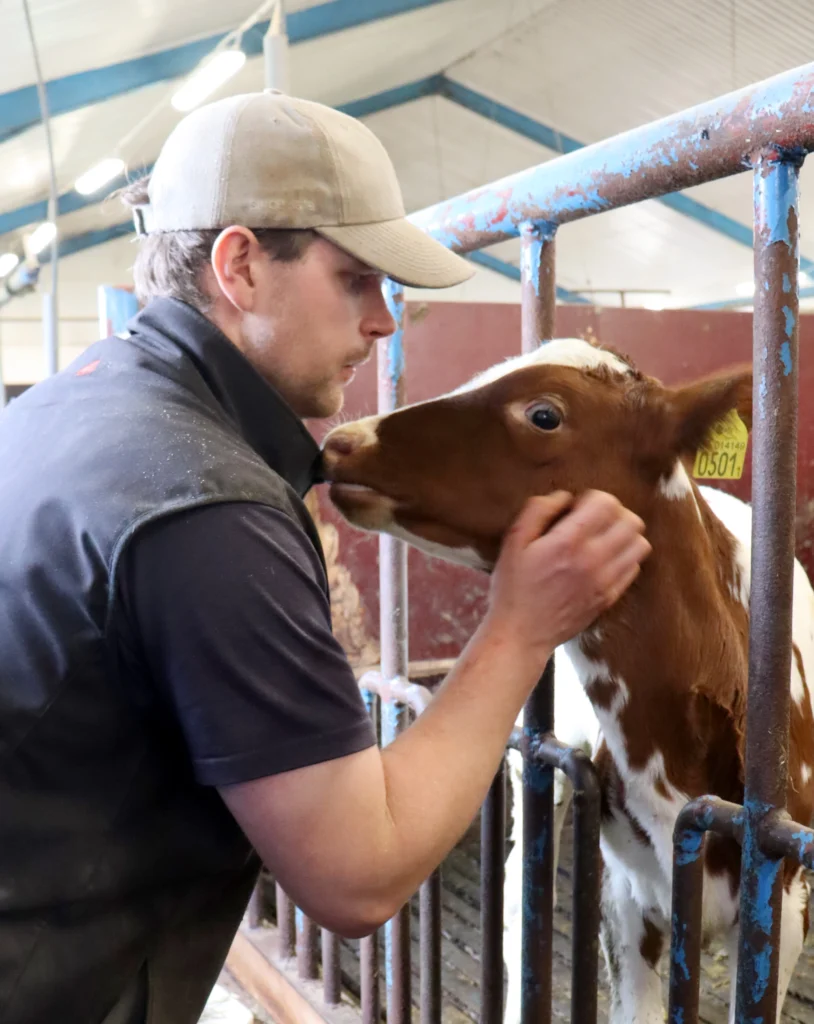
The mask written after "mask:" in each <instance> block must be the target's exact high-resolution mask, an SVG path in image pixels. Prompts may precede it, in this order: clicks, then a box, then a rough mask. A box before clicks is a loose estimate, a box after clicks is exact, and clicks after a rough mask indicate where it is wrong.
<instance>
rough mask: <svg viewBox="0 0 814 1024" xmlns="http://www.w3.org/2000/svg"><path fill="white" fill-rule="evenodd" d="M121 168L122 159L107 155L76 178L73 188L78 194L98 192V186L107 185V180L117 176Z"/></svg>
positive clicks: (122, 167) (88, 194)
mask: <svg viewBox="0 0 814 1024" xmlns="http://www.w3.org/2000/svg"><path fill="white" fill-rule="evenodd" d="M123 170H124V160H120V159H119V158H118V157H117V156H111V157H108V158H107V159H106V160H101V161H100V162H99V163H98V164H96V166H95V167H91V169H90V170H89V171H85V173H84V174H83V175H82V176H81V177H79V178H77V179H76V184H75V185H74V188H75V189H76V191H77V192H79V193H80V195H83V196H90V195H93V193H94V192H98V191H99V189H100V188H102V187H103V186H104V185H107V183H108V182H109V181H113V179H114V178H117V177H118V176H119V175H120V174H121V173H122V171H123Z"/></svg>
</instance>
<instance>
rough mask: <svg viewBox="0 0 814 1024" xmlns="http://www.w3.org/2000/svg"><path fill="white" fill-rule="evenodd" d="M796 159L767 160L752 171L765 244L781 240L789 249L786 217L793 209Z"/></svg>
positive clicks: (795, 197)
mask: <svg viewBox="0 0 814 1024" xmlns="http://www.w3.org/2000/svg"><path fill="white" fill-rule="evenodd" d="M798 171H799V168H798V166H797V164H796V163H791V162H788V161H785V160H778V161H772V162H767V163H766V164H765V165H764V166H763V167H762V168H761V170H759V171H758V173H757V174H756V175H755V208H756V209H757V210H758V211H759V220H760V223H761V227H762V229H763V230H764V231H765V232H766V233H767V234H766V237H765V239H764V241H765V244H766V245H774V244H775V243H776V242H782V243H783V244H784V245H785V246H787V247H788V248H789V249H791V247H792V245H791V234H790V231H789V219H790V217H791V214H792V213H793V212H795V211H796V210H797V175H798Z"/></svg>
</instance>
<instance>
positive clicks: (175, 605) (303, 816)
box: [0, 92, 649, 1024]
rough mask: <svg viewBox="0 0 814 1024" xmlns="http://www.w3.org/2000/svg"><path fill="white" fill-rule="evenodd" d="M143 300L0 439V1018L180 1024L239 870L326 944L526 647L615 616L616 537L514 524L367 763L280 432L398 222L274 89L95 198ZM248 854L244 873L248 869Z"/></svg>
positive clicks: (370, 309) (354, 326)
mask: <svg viewBox="0 0 814 1024" xmlns="http://www.w3.org/2000/svg"><path fill="white" fill-rule="evenodd" d="M126 198H127V200H128V201H129V202H130V204H131V205H133V206H135V216H136V219H137V222H138V224H139V226H140V229H141V232H142V234H143V237H142V239H141V240H140V249H139V252H138V255H137V256H136V264H135V268H134V274H135V280H136V286H137V290H138V293H139V296H140V298H141V299H142V300H143V302H144V303H145V307H144V309H143V310H142V311H141V312H140V313H139V314H138V316H136V317H135V318H134V319H133V320H132V321H131V323H130V324H129V327H128V331H127V332H126V333H125V335H124V336H122V337H113V338H109V339H107V340H104V341H101V342H98V343H96V344H94V345H93V346H91V348H89V349H88V350H87V351H86V352H85V353H84V354H83V355H82V356H81V357H80V358H79V359H78V360H77V361H76V362H75V363H74V364H73V365H71V366H69V367H67V368H66V369H64V370H63V371H62V372H61V373H59V374H57V375H55V376H54V377H51V378H49V379H47V380H45V381H43V382H41V383H40V384H38V385H37V386H36V387H34V388H32V389H30V390H29V391H28V392H27V393H26V394H25V395H23V396H22V397H21V398H20V399H18V400H17V401H15V402H14V403H13V404H12V405H11V406H10V407H9V409H8V410H7V411H6V412H5V414H4V416H3V418H2V420H0V478H2V480H3V502H2V505H0V586H2V592H1V593H2V597H0V609H2V615H3V629H2V630H1V631H0V665H2V682H1V683H0V808H2V812H1V813H0V1019H2V1020H3V1021H4V1022H6V1024H34V1022H36V1024H41V1022H42V1021H46V1020H59V1021H60V1024H74V1022H75V1024H101V1022H105V1024H145V1022H146V1020H147V1019H148V1013H149V1021H150V1024H191V1022H193V1021H196V1020H197V1018H198V1014H199V1013H200V1011H201V1008H202V1007H203V1005H204V1003H205V1001H206V998H207V995H208V993H209V991H210V989H211V986H212V984H213V983H214V981H215V979H216V977H217V975H218V972H219V970H220V967H221V965H222V963H223V960H224V957H225V954H226V952H227V950H228V947H229V944H230V942H231V939H232V937H233V935H234V932H235V930H236V928H237V925H238V923H239V921H240V918H241V915H242V913H243V911H244V908H245V905H246V901H247V899H248V896H249V893H250V891H251V888H252V885H253V883H254V881H255V879H256V876H257V871H258V866H259V858H260V859H262V860H264V861H265V862H266V864H267V865H268V866H269V868H270V869H271V870H272V871H273V872H274V874H275V875H276V877H277V878H278V879H279V881H280V882H281V883H282V884H283V886H284V887H285V888H286V889H287V891H288V892H289V893H290V894H291V896H292V897H293V898H294V899H295V900H296V901H297V902H298V904H299V905H300V906H301V907H302V908H303V909H304V910H305V911H306V912H307V913H308V914H310V915H311V916H312V917H313V918H314V919H315V920H316V921H318V922H320V923H321V924H323V925H325V926H327V927H329V928H332V929H335V930H336V931H338V932H342V933H345V934H347V935H361V934H364V933H367V932H370V931H371V930H373V929H374V928H375V927H377V926H378V925H380V924H382V923H383V922H384V921H385V920H386V919H387V918H389V917H390V916H391V915H392V914H393V913H394V912H395V911H396V910H397V909H398V907H399V906H400V905H401V904H402V903H403V902H404V901H405V900H406V899H408V898H409V896H410V895H411V893H412V892H413V891H414V890H415V889H416V888H417V887H418V885H419V884H420V883H421V881H422V880H423V879H424V878H425V877H426V876H427V875H428V874H429V873H430V872H431V871H432V870H433V869H434V868H435V867H436V865H437V864H438V863H439V862H440V861H441V860H442V859H443V857H444V856H445V855H446V854H447V852H448V851H449V850H450V849H451V847H452V846H453V845H454V843H455V842H456V840H457V839H458V838H459V837H460V835H461V834H462V833H463V832H464V831H465V829H466V827H467V825H468V823H469V822H470V821H471V819H472V818H473V817H474V815H475V813H476V811H477V809H478V806H479V805H480V803H481V801H482V800H483V798H484V796H485V795H486V792H487V789H488V786H489V783H490V781H491V779H492V777H493V775H494V772H495V770H496V768H497V766H498V763H499V761H500V757H501V755H502V752H503V749H504V745H505V743H506V740H507V737H508V735H509V732H510V731H511V728H512V724H513V722H514V720H515V717H516V715H517V713H518V711H519V709H520V707H521V706H522V704H523V702H524V701H525V699H526V697H527V696H528V694H529V693H530V691H531V689H532V688H533V686H534V684H535V683H536V681H537V679H538V678H539V676H540V673H541V672H542V669H543V667H544V665H545V663H546V661H547V659H548V658H549V656H550V655H551V653H552V651H553V649H554V647H555V646H556V645H557V644H559V643H561V642H562V641H564V640H565V639H567V638H568V637H569V636H572V635H573V634H574V633H576V632H577V631H578V630H580V629H581V628H583V627H585V626H586V625H588V624H589V623H590V622H591V621H592V619H593V618H594V617H595V616H596V615H597V614H598V613H599V612H600V611H601V610H603V609H604V608H605V607H607V606H608V605H609V604H610V603H612V602H613V601H614V600H615V599H617V598H618V597H619V595H620V594H621V593H622V592H623V591H624V589H625V588H626V587H627V586H628V585H629V584H630V583H631V581H632V580H633V578H634V577H635V575H636V573H637V572H638V567H639V563H640V562H641V560H642V559H643V558H644V557H646V555H647V552H648V550H649V548H648V545H647V542H646V541H645V540H644V538H643V537H642V529H643V527H642V523H641V522H640V521H639V520H638V519H637V518H636V517H634V516H632V515H631V514H630V513H628V512H626V511H625V510H624V509H622V508H621V507H620V506H619V505H618V503H617V502H616V501H615V500H613V499H611V498H609V497H608V496H607V495H590V496H588V497H587V498H586V499H584V500H582V501H581V502H580V503H578V504H577V506H576V507H575V508H574V509H573V510H572V511H570V512H569V514H567V515H565V517H564V518H562V519H561V520H560V521H559V522H558V523H557V525H555V526H553V528H551V529H548V527H549V525H550V524H551V522H552V521H553V520H554V519H555V518H557V517H558V515H559V513H560V512H562V510H563V508H564V507H565V506H564V504H563V499H561V498H541V499H537V500H535V501H533V502H532V503H531V504H530V505H529V506H528V507H527V508H526V510H525V512H524V513H523V514H522V515H521V517H520V519H519V520H518V523H517V525H516V527H515V529H514V530H513V532H512V533H511V535H510V536H509V537H508V538H507V540H506V543H505V549H504V551H503V553H502V556H501V559H500V563H499V565H498V567H497V569H496V571H495V573H494V577H493V580H492V589H491V602H490V607H489V612H488V614H487V616H486V617H485V620H484V622H483V623H482V625H481V626H480V628H479V629H478V631H477V632H476V634H475V635H474V636H473V638H472V640H471V642H470V644H469V645H468V647H467V649H466V651H465V652H464V653H463V655H462V656H461V658H460V659H459V661H458V663H457V664H456V666H455V668H454V670H453V671H452V673H451V674H450V676H449V679H448V680H447V681H446V683H445V685H444V687H443V689H442V691H441V692H440V693H439V695H438V697H437V699H436V700H435V701H434V703H433V705H432V706H431V708H430V709H429V710H428V711H427V712H426V714H425V715H423V716H422V717H421V719H420V720H419V721H418V722H417V723H416V724H415V725H413V726H412V727H411V728H410V729H409V730H408V731H407V732H406V733H405V734H404V735H403V736H401V737H400V738H399V739H398V740H397V741H396V742H395V743H393V744H392V746H390V747H388V748H387V749H386V750H384V751H380V750H379V749H377V747H376V745H375V741H374V735H373V732H372V730H371V726H370V722H369V719H368V716H367V714H366V712H365V709H364V706H363V704H362V701H361V699H360V695H359V692H358V689H357V687H356V683H355V680H354V676H353V674H352V672H351V670H350V668H349V666H348V664H347V661H346V660H345V657H344V655H343V652H342V650H341V648H340V647H339V645H338V643H337V642H336V640H335V639H334V638H333V636H332V635H331V628H330V608H329V600H328V593H327V584H326V577H325V571H324V567H323V564H322V561H321V552H320V549H319V541H318V537H317V535H316V531H315V529H314V526H313V524H312V522H311V521H310V519H309V517H308V514H307V512H306V510H305V508H304V505H303V503H302V497H303V495H304V494H305V493H306V492H307V490H308V489H309V487H310V486H311V485H312V484H313V483H314V482H315V480H316V479H317V474H318V467H319V451H318V449H317V446H316V445H315V444H314V442H313V440H312V439H311V436H310V434H309V433H308V432H307V431H306V429H305V427H304V426H303V424H302V418H304V417H328V416H332V415H333V414H335V413H336V412H337V411H338V410H339V409H340V407H341V405H342V395H343V388H344V387H345V385H346V384H347V383H348V381H349V380H350V379H351V377H352V375H353V369H354V367H355V366H356V365H357V364H358V363H360V362H361V361H362V360H364V359H366V358H367V357H368V355H369V354H370V351H371V348H372V346H373V344H374V342H375V341H376V339H377V338H380V337H383V336H386V335H388V334H389V333H390V332H391V331H392V329H393V322H392V320H391V317H390V315H389V313H388V311H387V308H386V306H385V304H384V301H383V298H382V291H381V285H382V281H383V278H384V276H385V275H390V276H392V277H394V278H395V279H397V280H400V281H403V282H404V283H406V284H412V285H423V286H427V287H443V286H447V285H452V284H454V283H456V282H458V281H462V280H463V279H465V278H466V277H467V276H468V275H469V273H470V267H469V265H468V264H467V263H465V262H464V261H462V260H461V259H459V258H458V257H457V256H455V255H453V254H451V253H450V252H448V251H447V250H446V249H444V248H443V247H442V246H439V245H437V244H436V243H435V242H433V241H431V240H430V239H428V238H427V236H425V235H424V234H422V233H421V232H419V231H417V230H416V229H414V228H413V227H411V226H410V225H409V224H408V223H407V221H406V220H405V219H404V210H403V206H402V200H401V195H400V191H399V187H398V184H397V181H396V177H395V173H394V171H393V168H392V166H391V164H390V161H389V159H388V157H387V155H386V153H385V151H384V149H383V148H382V146H381V145H380V144H379V143H378V141H377V140H376V139H375V137H374V136H373V135H372V134H371V133H370V132H369V131H368V130H367V129H366V128H365V127H364V126H363V125H362V124H361V123H359V122H358V121H355V120H353V119H351V118H348V117H346V116H344V115H341V114H339V113H337V112H335V111H333V110H331V109H329V108H326V107H322V106H320V105H318V104H314V103H308V102H304V101H301V100H295V99H291V98H288V97H285V96H282V95H279V94H275V93H270V92H266V93H260V94H254V95H248V96H237V97H231V98H229V99H225V100H222V101H219V102H216V103H213V104H210V105H209V106H206V107H202V108H200V109H199V110H197V111H196V112H194V113H193V114H191V115H189V116H188V117H187V118H186V119H185V120H184V121H182V122H181V123H180V124H179V125H178V127H177V128H176V129H175V131H174V132H173V133H172V135H171V136H170V138H169V139H168V140H167V142H166V144H165V146H164V148H163V150H162V152H161V154H160V156H159V158H158V162H157V164H156V166H155V168H154V171H153V174H152V178H151V179H150V181H149V183H146V182H145V183H142V184H140V185H137V186H136V187H134V188H132V189H131V190H130V191H129V193H128V194H127V196H126ZM255 851H256V852H255Z"/></svg>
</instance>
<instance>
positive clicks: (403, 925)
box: [377, 281, 411, 1024]
mask: <svg viewBox="0 0 814 1024" xmlns="http://www.w3.org/2000/svg"><path fill="white" fill-rule="evenodd" d="M386 297H387V304H388V308H389V309H390V312H391V314H392V315H393V319H394V320H395V321H396V330H395V332H394V333H393V334H392V335H391V336H390V337H389V338H382V339H380V340H379V342H378V349H377V362H378V405H379V412H380V413H382V414H384V413H388V412H392V411H393V410H394V409H397V408H398V407H399V406H400V405H403V404H404V397H405V378H404V316H405V306H404V289H403V288H402V287H401V285H397V284H394V283H393V282H391V281H388V282H387V285H386ZM379 592H380V607H381V614H380V644H381V673H382V677H383V679H385V680H386V681H391V680H394V679H400V680H403V681H404V682H405V683H406V682H407V676H408V660H407V545H406V544H405V543H404V541H401V540H396V538H395V537H390V536H389V535H387V534H382V536H381V537H380V538H379ZM409 713H410V712H409V708H407V707H405V706H404V705H402V704H397V703H396V702H395V701H388V702H386V703H385V704H384V706H383V707H382V745H383V746H386V745H387V744H388V743H392V742H393V740H395V738H396V737H397V736H398V734H399V733H400V732H402V731H403V730H404V729H406V728H407V725H408V722H409ZM384 938H385V947H384V948H385V958H384V967H385V982H386V986H387V1020H388V1022H392V1024H409V1021H410V1006H411V993H410V979H411V974H410V908H409V906H407V907H403V908H402V909H401V910H400V911H399V912H398V914H397V915H396V916H395V917H394V918H393V920H392V921H388V923H387V924H386V925H385V933H384Z"/></svg>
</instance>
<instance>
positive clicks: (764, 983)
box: [752, 946, 772, 1003]
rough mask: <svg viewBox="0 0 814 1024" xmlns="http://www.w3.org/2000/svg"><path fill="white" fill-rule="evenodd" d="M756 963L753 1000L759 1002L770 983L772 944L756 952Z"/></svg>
mask: <svg viewBox="0 0 814 1024" xmlns="http://www.w3.org/2000/svg"><path fill="white" fill-rule="evenodd" d="M754 964H755V978H754V984H753V985H752V1001H753V1002H755V1003H759V1002H760V1000H761V999H762V998H763V996H764V995H765V994H766V988H767V987H768V984H769V974H770V971H771V964H772V951H771V946H766V948H765V949H762V950H761V951H760V952H759V953H755V955H754Z"/></svg>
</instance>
